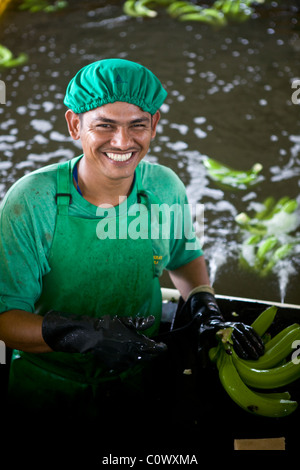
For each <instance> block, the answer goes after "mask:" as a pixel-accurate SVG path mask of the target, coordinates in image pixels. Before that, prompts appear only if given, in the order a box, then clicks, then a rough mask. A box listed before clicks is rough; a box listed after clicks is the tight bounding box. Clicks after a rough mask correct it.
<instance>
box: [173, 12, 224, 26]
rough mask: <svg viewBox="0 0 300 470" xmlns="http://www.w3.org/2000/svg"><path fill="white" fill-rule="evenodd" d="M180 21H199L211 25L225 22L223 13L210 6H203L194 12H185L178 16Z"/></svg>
mask: <svg viewBox="0 0 300 470" xmlns="http://www.w3.org/2000/svg"><path fill="white" fill-rule="evenodd" d="M179 20H180V21H201V22H204V23H210V24H213V25H222V26H223V25H224V24H225V23H226V20H225V17H224V15H223V13H221V12H219V11H218V10H213V9H212V8H205V9H203V10H200V11H199V12H195V13H186V14H184V15H181V16H179Z"/></svg>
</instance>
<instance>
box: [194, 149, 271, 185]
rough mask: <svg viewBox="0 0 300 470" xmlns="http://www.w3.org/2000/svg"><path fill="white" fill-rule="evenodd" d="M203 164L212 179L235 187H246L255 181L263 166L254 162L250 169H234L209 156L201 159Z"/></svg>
mask: <svg viewBox="0 0 300 470" xmlns="http://www.w3.org/2000/svg"><path fill="white" fill-rule="evenodd" d="M203 164H204V166H205V168H206V169H207V172H208V174H209V176H210V177H211V178H212V179H213V180H214V181H217V182H219V183H221V184H222V185H224V186H231V187H234V188H237V189H246V188H247V187H248V186H250V185H253V184H255V183H257V182H258V176H259V173H260V171H261V170H262V168H263V167H262V165H261V164H260V163H255V164H254V165H253V166H252V168H251V169H250V170H246V171H241V170H235V169H233V168H231V167H229V166H227V165H224V164H223V163H221V162H219V161H217V160H215V159H213V158H209V157H205V158H204V159H203Z"/></svg>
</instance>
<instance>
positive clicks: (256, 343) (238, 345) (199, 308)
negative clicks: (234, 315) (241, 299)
mask: <svg viewBox="0 0 300 470" xmlns="http://www.w3.org/2000/svg"><path fill="white" fill-rule="evenodd" d="M181 314H183V315H184V316H185V317H186V319H187V318H188V317H190V319H191V321H192V322H193V323H194V324H195V325H196V327H197V328H198V333H199V339H200V340H201V337H203V338H205V337H206V338H207V337H209V336H215V333H216V332H217V331H218V330H220V329H224V328H229V327H231V328H233V332H232V335H231V338H232V340H233V347H234V350H235V351H236V353H237V354H238V355H239V356H240V357H242V358H244V359H250V358H251V359H258V358H259V356H261V355H262V354H263V353H264V345H263V342H262V339H261V338H260V336H259V335H258V334H257V333H256V331H254V329H253V328H252V327H251V326H250V325H247V324H245V323H241V322H228V321H225V319H224V317H223V316H222V314H221V311H220V309H219V306H218V304H217V302H216V299H215V297H214V295H213V289H212V288H210V287H209V286H203V287H202V286H201V287H200V288H199V291H197V288H196V289H195V290H194V291H192V292H191V294H190V295H189V297H188V299H187V301H186V302H185V304H184V306H183V311H181Z"/></svg>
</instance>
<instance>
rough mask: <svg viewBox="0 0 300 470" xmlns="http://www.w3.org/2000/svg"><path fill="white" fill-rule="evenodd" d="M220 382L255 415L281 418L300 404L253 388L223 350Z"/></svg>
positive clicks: (234, 398) (219, 364)
mask: <svg viewBox="0 0 300 470" xmlns="http://www.w3.org/2000/svg"><path fill="white" fill-rule="evenodd" d="M217 367H218V370H219V378H220V382H221V384H222V385H223V388H224V389H225V391H226V392H227V393H228V395H229V396H230V397H231V399H232V400H233V401H234V402H235V403H236V404H237V405H239V406H240V407H241V408H243V409H244V410H245V411H248V412H250V413H252V414H255V415H260V416H266V417H274V418H279V417H283V416H288V415H289V414H291V413H292V412H293V411H295V409H296V408H297V406H298V403H297V402H296V401H292V400H289V399H285V398H284V399H282V398H281V397H279V398H276V397H272V398H270V396H269V394H268V395H267V396H264V395H262V394H261V393H256V392H254V391H253V390H251V389H250V388H249V387H248V386H247V385H246V384H245V383H244V381H243V380H242V379H241V376H240V375H239V373H238V371H237V369H236V367H235V364H234V362H233V356H232V355H230V354H227V353H226V352H225V350H224V349H223V350H221V351H220V353H219V357H218V360H217Z"/></svg>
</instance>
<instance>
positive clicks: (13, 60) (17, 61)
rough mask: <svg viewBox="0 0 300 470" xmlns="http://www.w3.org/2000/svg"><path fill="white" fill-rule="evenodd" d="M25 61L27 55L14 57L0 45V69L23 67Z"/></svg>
mask: <svg viewBox="0 0 300 470" xmlns="http://www.w3.org/2000/svg"><path fill="white" fill-rule="evenodd" d="M27 60H28V56H27V54H25V53H21V54H19V55H18V57H14V56H13V53H12V52H11V51H10V50H9V49H8V48H7V47H4V46H1V45H0V67H17V66H18V65H23V64H24V63H25V62H27Z"/></svg>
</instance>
